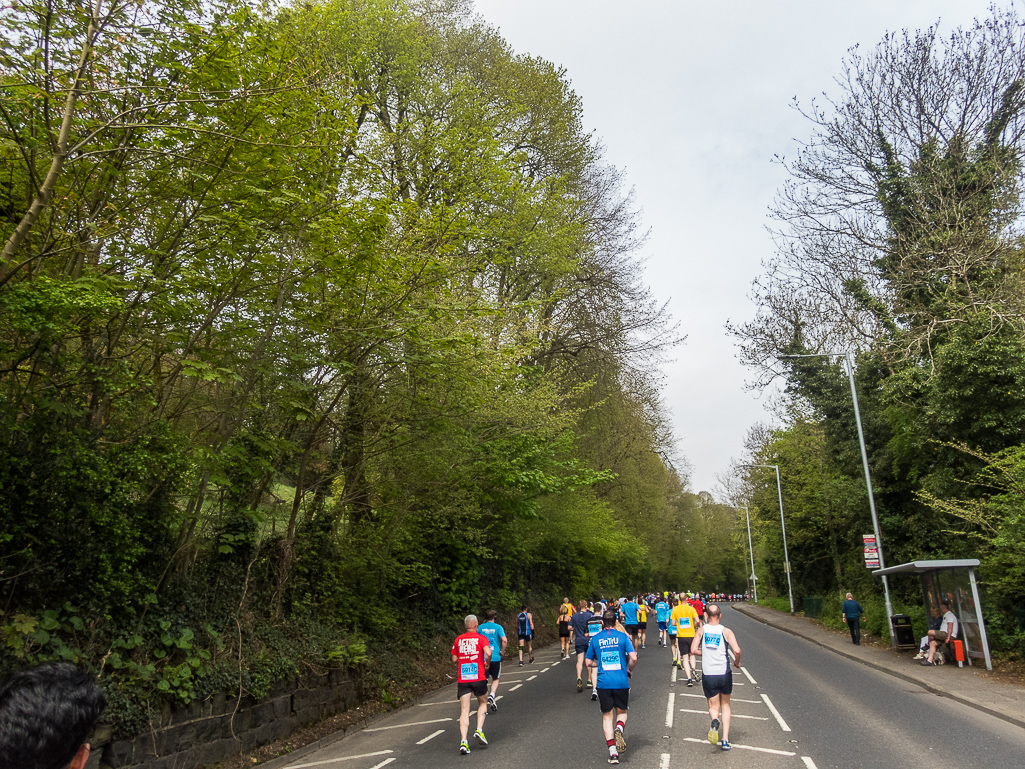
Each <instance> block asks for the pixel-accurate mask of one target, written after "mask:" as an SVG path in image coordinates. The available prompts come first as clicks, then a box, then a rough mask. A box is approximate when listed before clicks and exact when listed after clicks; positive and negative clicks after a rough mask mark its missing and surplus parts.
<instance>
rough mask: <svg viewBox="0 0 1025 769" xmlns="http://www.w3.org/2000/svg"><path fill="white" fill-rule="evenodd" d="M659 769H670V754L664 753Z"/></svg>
mask: <svg viewBox="0 0 1025 769" xmlns="http://www.w3.org/2000/svg"><path fill="white" fill-rule="evenodd" d="M658 769H669V754H668V753H663V754H662V758H660V759H659V761H658Z"/></svg>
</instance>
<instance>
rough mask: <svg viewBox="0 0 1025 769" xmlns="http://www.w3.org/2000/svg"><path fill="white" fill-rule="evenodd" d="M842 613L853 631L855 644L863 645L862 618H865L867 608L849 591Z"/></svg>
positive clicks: (852, 638) (852, 636)
mask: <svg viewBox="0 0 1025 769" xmlns="http://www.w3.org/2000/svg"><path fill="white" fill-rule="evenodd" d="M841 613H842V614H843V621H844V622H846V623H847V629H848V630H850V631H851V641H852V642H853V643H854V645H855V646H861V620H863V619H864V618H865V610H864V609H862V608H861V604H860V603H858V602H857V601H855V600H854V596H853V595H851V594H850V593H848V594H847V600H846V601H844V602H843V609H842V610H841Z"/></svg>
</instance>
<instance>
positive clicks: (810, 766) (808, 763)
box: [801, 756, 819, 769]
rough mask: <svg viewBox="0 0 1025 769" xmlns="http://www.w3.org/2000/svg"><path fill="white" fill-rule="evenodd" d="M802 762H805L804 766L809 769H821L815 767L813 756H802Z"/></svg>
mask: <svg viewBox="0 0 1025 769" xmlns="http://www.w3.org/2000/svg"><path fill="white" fill-rule="evenodd" d="M801 760H802V761H804V765H805V766H807V767H808V769H819V768H818V767H817V766H815V762H814V761H812V760H811V756H801Z"/></svg>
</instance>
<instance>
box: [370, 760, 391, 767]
mask: <svg viewBox="0 0 1025 769" xmlns="http://www.w3.org/2000/svg"><path fill="white" fill-rule="evenodd" d="M394 760H395V759H394V758H386V759H384V761H382V762H381V763H379V764H374V765H373V766H372V767H370V769H381V767H382V766H388V764H390V763H391V762H392V761H394Z"/></svg>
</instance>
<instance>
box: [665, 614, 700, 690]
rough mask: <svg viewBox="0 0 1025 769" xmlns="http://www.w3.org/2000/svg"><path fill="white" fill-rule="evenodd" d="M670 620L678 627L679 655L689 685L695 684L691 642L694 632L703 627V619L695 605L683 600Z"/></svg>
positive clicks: (670, 616) (677, 642) (677, 643)
mask: <svg viewBox="0 0 1025 769" xmlns="http://www.w3.org/2000/svg"><path fill="white" fill-rule="evenodd" d="M669 622H670V623H671V624H672V625H673V626H674V627H675V628H676V645H677V648H678V651H679V655H678V657H679V660H680V661H681V662H682V663H683V672H684V673H686V675H687V686H694V672H693V668H694V658H693V657H691V654H690V642H691V641H693V640H694V633H695V632H696V631H697V630H698V629H699V628H700V627H701V620H700V619H698V615H697V612H695V611H694V607H693V606H691V605H690V603H689V602H688V601H686V600H681V601H680V603H679V604H678V605H677V606H676V607H675V608H674V609H673V613H672V614H671V615H669Z"/></svg>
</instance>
